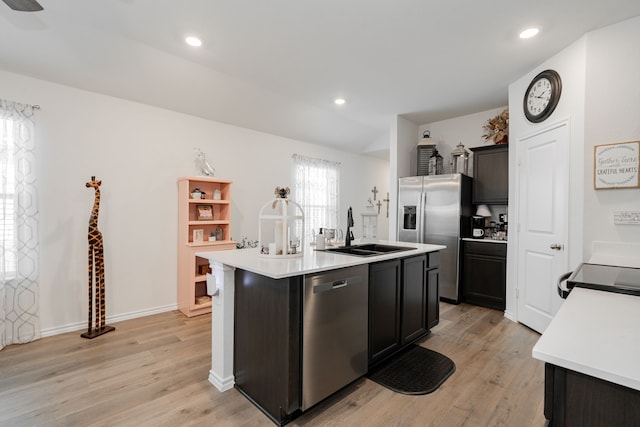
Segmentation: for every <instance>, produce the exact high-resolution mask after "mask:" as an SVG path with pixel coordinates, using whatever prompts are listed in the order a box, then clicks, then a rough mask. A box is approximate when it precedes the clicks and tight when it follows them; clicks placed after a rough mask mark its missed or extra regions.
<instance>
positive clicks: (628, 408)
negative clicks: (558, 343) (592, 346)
mask: <svg viewBox="0 0 640 427" xmlns="http://www.w3.org/2000/svg"><path fill="white" fill-rule="evenodd" d="M639 403H640V391H638V390H635V389H632V388H628V387H625V386H621V385H619V384H615V383H612V382H609V381H606V380H603V379H600V378H595V377H592V376H590V375H585V374H582V373H580V372H576V371H572V370H571V369H566V368H562V367H560V366H556V365H552V364H550V363H545V368H544V416H545V418H546V419H547V420H549V423H548V425H553V426H554V427H556V426H557V427H598V426H636V427H637V426H640V404H639Z"/></svg>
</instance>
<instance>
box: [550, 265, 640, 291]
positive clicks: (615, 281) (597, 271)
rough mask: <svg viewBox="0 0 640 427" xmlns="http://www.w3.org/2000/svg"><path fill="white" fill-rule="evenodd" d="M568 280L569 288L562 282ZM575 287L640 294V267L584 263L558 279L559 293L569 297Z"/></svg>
mask: <svg viewBox="0 0 640 427" xmlns="http://www.w3.org/2000/svg"><path fill="white" fill-rule="evenodd" d="M565 280H566V281H567V288H566V289H564V288H563V287H562V282H563V281H565ZM575 287H578V288H587V289H596V290H599V291H606V292H616V293H620V294H628V295H635V296H640V268H634V267H623V266H617V265H602V264H590V263H587V262H585V263H582V264H580V265H579V266H578V268H577V269H576V270H575V271H572V272H569V273H566V274H564V275H563V276H561V277H560V278H559V279H558V295H560V297H562V298H567V296H569V293H570V292H571V290H572V289H573V288H575Z"/></svg>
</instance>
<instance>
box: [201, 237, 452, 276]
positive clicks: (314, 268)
mask: <svg viewBox="0 0 640 427" xmlns="http://www.w3.org/2000/svg"><path fill="white" fill-rule="evenodd" d="M364 243H379V244H384V245H393V246H404V247H410V248H412V249H411V250H408V251H399V252H391V253H386V254H382V255H374V256H367V257H359V256H353V255H345V254H341V253H337V252H326V251H316V250H314V249H313V247H311V246H307V247H306V248H305V252H304V255H303V256H302V257H297V258H277V257H273V258H271V257H263V256H260V254H259V250H258V248H252V249H238V250H227V251H210V252H197V253H196V256H199V257H202V258H206V259H208V260H209V261H210V262H212V261H213V262H216V261H217V262H220V263H222V264H225V265H228V266H231V267H235V268H240V269H242V270H247V271H251V272H253V273H257V274H261V275H263V276H267V277H271V278H274V279H282V278H284V277H292V276H299V275H301V274H309V273H317V272H321V271H327V270H335V269H337V268H343V267H351V266H354V265H361V264H370V263H373V262H378V261H385V260H389V259H395V258H404V257H408V256H412V255H418V254H421V253H428V252H436V251H439V250H442V249H445V248H446V246H442V245H426V244H420V243H408V242H391V241H385V240H380V241H376V242H370V241H363V242H358V241H355V242H354V243H353V244H354V245H358V244H364Z"/></svg>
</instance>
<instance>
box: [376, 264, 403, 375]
mask: <svg viewBox="0 0 640 427" xmlns="http://www.w3.org/2000/svg"><path fill="white" fill-rule="evenodd" d="M400 280H401V274H400V260H397V259H394V260H391V261H382V262H377V263H375V264H371V265H370V266H369V365H371V364H372V362H375V361H378V360H381V359H384V358H385V357H387V356H388V355H390V354H393V353H395V352H396V351H397V350H398V349H399V348H400V298H401V295H402V294H401V290H400V283H401V282H400Z"/></svg>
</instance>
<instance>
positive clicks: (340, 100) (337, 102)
mask: <svg viewBox="0 0 640 427" xmlns="http://www.w3.org/2000/svg"><path fill="white" fill-rule="evenodd" d="M346 102H347V100H346V99H344V98H336V99H334V100H333V103H334V104H336V105H344V104H345V103H346Z"/></svg>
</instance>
